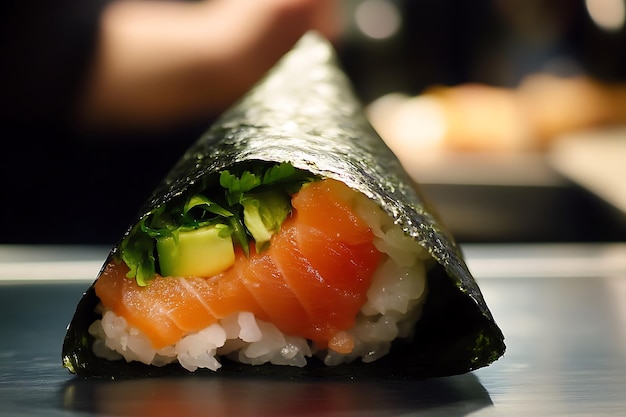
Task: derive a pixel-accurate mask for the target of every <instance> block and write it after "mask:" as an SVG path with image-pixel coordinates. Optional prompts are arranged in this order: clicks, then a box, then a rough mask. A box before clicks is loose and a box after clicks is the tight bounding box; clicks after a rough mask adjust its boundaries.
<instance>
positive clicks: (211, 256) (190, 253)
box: [156, 225, 235, 277]
mask: <svg viewBox="0 0 626 417" xmlns="http://www.w3.org/2000/svg"><path fill="white" fill-rule="evenodd" d="M219 226H224V225H217V226H207V227H202V228H200V229H195V230H189V231H180V232H179V233H178V236H177V237H174V236H168V237H164V238H159V239H157V244H156V248H157V254H158V257H159V265H160V267H161V275H163V276H181V277H184V276H198V277H210V276H213V275H216V274H219V273H220V272H223V271H224V270H226V269H228V268H229V267H230V266H231V265H233V264H234V263H235V250H234V247H233V241H232V239H231V237H230V236H229V235H227V236H224V233H220V232H222V231H223V229H224V227H219Z"/></svg>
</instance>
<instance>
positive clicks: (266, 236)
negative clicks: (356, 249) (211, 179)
mask: <svg viewBox="0 0 626 417" xmlns="http://www.w3.org/2000/svg"><path fill="white" fill-rule="evenodd" d="M313 180H315V177H314V176H312V175H311V174H310V173H308V172H306V171H302V170H298V169H296V168H294V167H293V166H292V165H291V164H289V163H281V164H275V165H271V166H267V165H264V166H261V167H257V168H256V169H255V170H251V169H245V168H243V169H240V170H236V171H233V172H231V171H228V170H225V171H223V172H221V173H220V175H219V185H216V186H213V187H207V188H206V189H201V190H198V191H197V192H195V193H194V194H192V195H191V197H189V198H187V199H184V200H181V199H179V200H173V201H172V202H169V203H167V205H162V206H159V207H157V208H156V209H154V210H152V211H151V212H150V213H148V215H147V216H145V217H144V218H142V219H141V220H140V221H139V223H138V224H137V225H135V227H133V229H132V230H131V232H130V233H129V234H128V235H127V236H126V237H125V238H124V240H123V241H122V243H121V245H120V253H121V259H122V260H123V261H124V262H125V263H126V265H127V266H128V268H129V272H128V274H127V276H128V277H129V278H134V279H136V280H137V283H138V284H139V285H142V286H143V285H148V283H149V281H150V280H151V279H152V278H153V277H154V276H155V274H156V273H157V272H158V269H159V268H158V265H159V262H158V252H157V250H156V247H157V241H158V240H159V239H173V242H174V244H175V245H177V244H178V236H179V234H180V233H181V232H190V231H194V230H200V229H203V228H207V227H218V230H219V234H220V236H221V237H224V238H226V237H229V236H230V238H231V239H232V242H233V244H234V245H236V246H240V247H241V249H242V250H243V251H244V253H245V254H246V256H248V255H249V248H250V242H251V241H253V242H255V246H256V250H257V251H261V250H264V249H266V248H267V247H268V245H269V242H270V238H271V236H272V235H273V234H274V233H276V232H277V231H278V230H279V229H280V226H281V224H282V223H283V221H284V220H285V219H286V218H287V216H288V215H289V213H290V212H291V195H292V194H294V193H296V192H297V191H298V190H300V188H301V187H302V185H303V184H304V183H306V182H310V181H313Z"/></svg>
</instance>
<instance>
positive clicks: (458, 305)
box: [62, 33, 505, 379]
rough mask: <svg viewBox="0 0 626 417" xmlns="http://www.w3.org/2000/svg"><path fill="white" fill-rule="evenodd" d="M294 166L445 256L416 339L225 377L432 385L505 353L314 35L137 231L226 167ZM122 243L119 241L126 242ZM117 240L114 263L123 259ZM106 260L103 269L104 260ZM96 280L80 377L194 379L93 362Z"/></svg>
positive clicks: (75, 368) (455, 253) (449, 245)
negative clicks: (330, 360) (343, 190)
mask: <svg viewBox="0 0 626 417" xmlns="http://www.w3.org/2000/svg"><path fill="white" fill-rule="evenodd" d="M284 162H286V163H289V164H291V165H292V166H293V167H295V168H297V169H299V170H302V171H306V172H308V173H310V174H312V175H313V176H318V177H326V178H333V179H336V180H339V181H341V182H343V183H344V184H346V185H347V186H349V187H350V188H352V189H355V190H357V191H359V192H361V193H362V194H364V195H366V196H367V197H369V198H370V199H372V200H373V201H374V202H376V203H377V204H378V205H379V206H380V207H381V208H382V209H383V210H384V211H385V212H386V213H387V214H388V215H389V216H390V217H391V218H393V219H394V221H395V223H397V224H399V225H400V226H401V228H402V229H403V230H404V232H405V233H406V234H407V235H409V236H411V237H412V238H413V239H414V240H415V241H417V242H418V243H419V244H420V245H421V246H423V247H424V248H425V249H427V250H428V252H429V253H430V254H431V256H432V257H433V258H434V259H435V260H436V261H437V263H436V264H435V266H434V267H433V268H432V269H431V270H430V272H429V274H428V277H427V280H428V288H429V295H428V298H427V300H426V303H425V305H424V307H423V313H422V317H421V319H420V320H419V321H418V322H417V324H416V327H415V335H416V337H415V338H414V339H413V340H412V341H408V342H407V341H403V342H398V343H396V344H395V345H394V346H393V347H392V349H391V352H390V353H389V354H388V355H387V356H385V357H383V358H381V359H379V360H377V361H375V362H372V363H368V364H365V363H361V362H360V361H355V362H353V363H350V364H344V365H338V366H330V367H329V366H325V365H323V364H322V363H321V362H318V361H317V360H316V359H315V358H313V359H310V360H309V365H307V366H306V367H303V368H296V367H291V366H277V365H257V366H251V365H244V364H239V363H235V362H230V361H228V360H226V359H222V360H221V362H222V365H223V366H222V368H220V369H219V370H218V371H216V372H212V371H201V370H198V371H196V373H201V374H205V373H206V374H207V375H213V376H219V375H220V374H250V375H263V376H279V377H286V378H299V377H328V378H350V379H353V378H358V377H384V378H424V377H433V376H445V375H455V374H462V373H465V372H469V371H472V370H475V369H478V368H481V367H484V366H487V365H489V364H491V363H492V362H494V361H495V360H497V359H498V358H499V357H501V356H502V355H503V354H504V351H505V344H504V336H503V334H502V332H501V330H500V328H499V327H498V325H497V324H496V323H495V321H494V319H493V317H492V314H491V312H490V311H489V308H488V307H487V305H486V303H485V301H484V299H483V296H482V294H481V291H480V289H479V287H478V285H477V283H476V282H475V280H474V278H473V277H472V275H471V273H470V272H469V270H468V268H467V266H466V264H465V262H464V260H463V256H462V253H461V251H460V249H459V247H458V246H457V244H456V243H455V241H454V239H453V238H452V237H451V236H450V235H449V234H448V233H447V232H446V231H445V230H444V228H443V227H442V226H441V225H440V222H439V221H438V219H437V218H436V217H435V216H434V215H433V214H432V212H431V211H430V209H429V208H428V207H427V203H426V202H425V201H424V199H423V198H422V196H421V195H420V193H419V190H418V188H417V185H416V184H415V183H414V182H413V181H412V179H411V178H410V177H409V176H408V174H407V173H406V172H405V170H404V169H403V167H402V166H401V165H400V162H399V161H398V159H397V158H396V157H395V155H394V154H393V153H392V152H391V151H390V149H389V148H388V147H387V146H386V145H385V143H384V142H383V141H382V139H381V138H380V137H379V135H378V134H377V133H376V132H375V130H374V129H373V128H372V127H371V125H370V124H369V122H368V120H367V118H366V117H365V114H364V112H363V109H362V107H361V105H360V103H359V102H358V100H357V99H356V98H355V95H354V93H353V91H352V88H351V85H350V82H349V80H348V79H347V77H346V75H345V74H344V73H343V71H342V70H341V69H340V67H339V65H338V63H337V57H336V55H335V52H334V50H333V48H332V46H331V45H330V44H329V43H328V42H327V41H326V40H325V39H323V38H321V37H320V36H318V35H317V34H315V33H309V34H307V35H305V36H304V37H303V38H302V39H301V40H300V41H299V42H298V44H297V45H296V46H295V47H294V49H292V51H290V52H289V53H288V54H287V55H285V57H283V59H282V60H281V61H280V62H279V63H278V64H277V65H276V66H275V67H274V68H273V69H272V70H271V71H270V72H269V74H268V75H267V76H266V77H265V78H264V79H263V80H262V81H261V82H260V83H259V84H257V85H256V86H255V87H254V88H253V89H252V90H251V91H250V92H249V93H248V94H247V95H245V96H244V97H243V98H242V99H241V100H240V101H239V102H238V103H236V104H235V105H234V106H233V107H232V108H230V109H229V110H228V111H226V112H225V113H224V114H223V115H222V116H221V117H220V119H219V120H217V121H216V122H215V123H214V124H213V126H212V127H211V128H210V129H209V130H208V131H207V132H206V133H205V134H204V135H203V136H202V137H200V139H199V140H198V141H197V142H196V143H195V144H194V145H193V146H192V147H191V148H190V149H189V150H188V151H187V152H186V153H185V154H184V156H183V157H182V158H181V159H180V161H179V162H178V163H177V164H176V165H175V166H174V167H173V168H172V170H171V171H170V172H169V174H168V175H167V176H166V178H165V179H164V180H163V181H162V183H161V184H160V185H159V186H158V187H157V188H156V190H155V191H154V193H153V194H152V196H151V198H150V199H149V200H148V202H147V204H146V205H145V206H144V208H143V209H142V210H141V211H140V213H139V215H138V217H137V220H136V222H135V223H134V224H133V225H131V226H130V227H129V232H128V233H130V231H131V230H132V229H133V228H134V227H135V226H136V225H137V224H139V223H140V222H141V221H142V219H145V218H146V217H147V216H149V215H150V213H152V212H154V211H155V210H156V209H158V208H159V207H162V206H163V205H165V204H167V203H169V202H171V201H175V200H176V199H180V198H183V197H184V196H186V195H188V194H190V193H193V192H195V190H196V189H197V188H198V187H199V186H202V187H211V186H213V184H217V183H218V182H219V174H220V173H221V172H223V171H225V170H241V169H242V167H253V166H256V165H268V164H276V163H278V164H280V163H284ZM120 242H121V241H120ZM119 250H120V245H119V244H118V245H116V246H115V247H114V248H113V249H112V250H111V253H110V254H109V257H108V259H107V262H108V261H109V260H110V259H111V258H113V257H119ZM105 264H106V263H105ZM98 302H99V300H98V298H97V296H96V294H95V291H94V287H93V285H92V286H91V287H90V288H89V289H88V290H87V291H86V293H85V294H84V296H83V298H82V299H81V300H80V302H79V304H78V307H77V309H76V312H75V314H74V317H73V319H72V321H71V323H70V325H69V326H68V329H67V334H66V336H65V340H64V344H63V349H62V357H63V365H64V366H65V367H66V368H67V369H69V370H70V371H71V372H73V373H76V374H77V375H79V376H81V377H93V378H116V379H117V378H128V377H146V376H158V375H171V374H184V373H187V371H185V370H184V369H183V368H181V367H180V366H178V365H177V364H171V365H168V366H164V367H155V366H148V365H143V364H140V363H134V362H133V363H127V362H126V361H124V360H118V361H108V360H106V359H102V358H99V357H97V356H95V355H94V353H93V352H92V350H91V344H92V343H93V337H92V336H90V335H89V333H88V330H87V329H88V327H89V325H90V324H91V323H92V322H93V321H94V320H96V319H97V318H98V314H97V313H96V312H94V310H95V308H96V305H97V304H98Z"/></svg>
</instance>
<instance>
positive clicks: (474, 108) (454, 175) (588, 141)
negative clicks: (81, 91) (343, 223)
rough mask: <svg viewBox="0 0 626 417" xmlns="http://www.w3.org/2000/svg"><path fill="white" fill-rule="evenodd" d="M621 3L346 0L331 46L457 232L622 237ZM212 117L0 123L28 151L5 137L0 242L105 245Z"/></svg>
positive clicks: (507, 237) (625, 216) (624, 82)
mask: <svg viewBox="0 0 626 417" xmlns="http://www.w3.org/2000/svg"><path fill="white" fill-rule="evenodd" d="M625 2H626V0H472V1H471V2H469V1H465V0H342V1H340V2H339V3H338V4H339V10H338V15H337V18H338V21H339V27H340V30H339V31H338V32H337V33H336V36H335V37H334V39H333V42H334V44H335V45H336V48H337V51H338V53H339V57H340V60H341V64H342V65H343V67H344V69H345V71H346V72H347V74H348V75H349V77H350V79H351V80H352V82H353V84H354V87H355V90H356V93H357V95H358V96H359V98H360V99H361V100H362V102H363V104H364V106H365V108H366V111H367V113H368V115H369V117H370V119H371V121H372V124H373V125H374V127H375V128H376V129H377V130H378V131H379V132H380V134H381V136H382V137H383V139H384V140H385V141H386V142H387V143H388V145H389V146H390V148H391V149H392V150H394V151H395V152H396V153H397V155H398V156H399V158H400V160H401V162H402V163H403V164H404V165H405V167H406V169H407V171H408V172H409V173H410V174H411V175H412V176H413V177H414V178H415V179H416V180H417V182H418V183H420V186H421V188H422V191H423V193H424V194H425V196H426V197H427V198H428V199H429V200H431V201H432V202H433V204H434V206H435V207H436V208H437V209H438V211H439V215H440V216H441V218H442V219H443V222H444V223H445V224H446V226H447V227H448V228H449V229H450V230H451V231H452V233H453V234H454V235H455V236H456V237H457V239H458V240H459V241H460V242H479V243H485V242H487V243H501V242H507V243H508V242H610V241H624V240H626V188H625V187H626V185H625V184H626V181H623V179H624V178H626V53H625V51H626V28H624V19H625V9H626V3H625ZM18 3H19V2H18ZM18 3H16V4H18ZM9 4H11V2H9ZM7 10H10V7H5V8H4V11H7ZM46 16H47V15H46ZM79 17H80V16H73V17H72V18H73V19H76V18H79ZM11 30H12V29H11V27H10V25H9V26H7V25H4V28H3V32H2V33H3V34H5V35H6V36H5V37H4V39H5V43H6V42H7V41H6V39H10V38H11V33H10V31H11ZM5 32H6V33H5ZM91 35H92V37H93V36H94V34H93V33H91ZM67 39H71V41H72V42H74V43H80V42H86V40H85V39H86V38H80V37H76V36H70V37H67V38H66V40H67ZM10 49H11V48H10V45H9V52H10ZM42 51H43V50H42ZM42 51H39V52H40V53H43V52H42ZM57 58H58V59H57ZM51 61H54V62H55V65H54V66H55V67H58V68H61V70H60V71H62V72H63V73H64V74H69V75H67V76H68V77H69V76H72V74H73V73H74V72H75V70H76V69H75V68H73V67H70V66H69V65H67V68H64V67H63V64H64V62H65V61H64V60H63V56H60V57H57V56H55V57H53V59H51ZM16 68H17V67H16ZM58 68H57V69H58ZM38 70H39V67H34V68H33V67H32V66H31V68H30V71H38ZM44 70H45V68H44ZM18 71H19V70H18ZM16 73H17V72H16ZM14 75H15V74H14ZM4 80H5V82H7V80H9V82H10V80H11V77H10V76H7V75H5V76H4ZM53 93H54V92H53ZM27 98H28V96H27ZM7 101H8V100H7ZM46 105H47V108H48V109H54V108H55V105H54V101H51V103H49V104H46ZM1 113H2V114H3V115H4V117H5V119H6V120H8V117H9V116H10V115H11V112H10V111H9V112H8V113H7V112H6V111H4V109H3V111H2V112H1ZM207 113H208V114H207V116H206V117H203V118H201V120H200V121H195V122H193V123H188V124H187V125H185V126H176V128H175V129H174V128H171V127H170V128H166V129H160V130H158V131H156V132H155V131H146V132H144V131H137V130H129V131H115V132H111V131H105V132H95V133H94V132H93V131H91V132H87V133H86V132H84V131H75V130H72V129H69V130H68V129H65V128H62V129H57V128H56V126H54V125H49V124H46V123H47V122H46V121H43V122H41V120H40V121H38V122H37V123H39V124H37V123H32V122H26V123H16V124H12V123H8V125H9V128H6V126H7V123H6V120H5V119H3V120H2V124H3V126H4V128H3V130H2V133H1V134H2V135H3V136H4V139H6V143H7V144H8V143H10V141H13V143H16V144H17V143H21V145H22V146H21V147H19V146H18V149H19V152H20V154H19V158H25V159H24V161H25V162H19V163H16V162H15V161H13V159H15V158H16V157H18V156H15V155H13V154H11V153H10V147H11V145H7V149H9V154H8V156H6V154H5V163H4V164H2V165H0V176H1V177H2V178H3V179H4V180H5V181H6V180H7V179H13V180H12V182H11V183H9V185H6V186H5V185H3V188H5V190H4V195H5V199H6V200H4V201H3V204H2V206H3V210H4V211H3V212H2V218H3V219H4V222H5V224H4V227H3V229H2V230H1V231H0V243H98V244H112V243H114V242H115V241H116V240H117V239H118V238H119V237H120V236H121V234H122V233H123V232H124V231H125V229H126V227H127V226H128V224H129V222H130V221H131V220H132V218H133V217H134V214H135V213H136V211H137V210H138V209H139V206H140V205H141V203H143V201H145V199H146V198H147V197H148V195H149V193H150V191H151V190H152V189H153V188H154V186H155V185H156V183H157V182H158V181H159V180H160V179H161V178H162V177H163V175H165V173H166V172H167V171H168V170H169V168H170V167H171V166H172V164H173V163H174V162H175V161H176V160H177V159H178V158H179V157H180V155H182V153H183V152H184V150H185V149H186V148H187V147H188V146H189V145H190V144H191V143H192V142H193V141H195V139H197V138H198V137H199V135H200V134H201V133H202V132H203V131H204V130H205V129H206V127H207V126H208V125H209V124H210V122H211V121H212V120H213V117H214V116H215V115H213V114H210V112H207ZM7 114H8V115H9V116H6V115H7ZM41 123H44V125H43V126H44V127H45V128H44V129H42V125H41ZM42 132H43V133H42ZM70 136H71V137H72V139H71V141H69V143H70V144H71V145H72V146H71V147H69V148H62V147H60V146H57V145H55V143H56V142H55V140H57V139H59V138H61V139H62V140H64V141H65V140H67V138H68V137H70ZM42 137H43V138H45V140H42ZM146 140H149V142H147V141H146ZM31 142H32V143H36V144H37V145H36V146H34V147H31V148H30V149H29V148H28V143H31ZM147 143H150V145H147ZM24 144H26V146H23V145H24ZM16 146H17V145H16ZM164 149H167V150H166V151H164ZM5 152H6V151H5ZM51 160H52V161H58V163H56V164H54V166H53V168H46V170H44V171H43V173H42V170H39V171H38V170H37V169H36V168H37V167H42V166H46V164H48V165H49V164H50V161H51ZM119 161H122V162H121V163H120V162H119ZM77 172H84V173H86V175H80V174H78V175H77V174H76V173H77ZM120 178H121V179H122V180H120ZM6 189H8V190H9V192H6ZM61 189H65V190H66V191H69V192H67V193H65V194H63V193H60V192H59V190H61ZM11 191H14V192H15V193H20V194H21V195H22V197H21V198H20V199H18V200H15V199H9V197H6V196H11ZM68 213H69V214H68ZM68 219H69V220H68ZM44 224H45V225H46V227H43V225H44ZM85 225H87V226H85Z"/></svg>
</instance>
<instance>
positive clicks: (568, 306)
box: [0, 244, 626, 417]
mask: <svg viewBox="0 0 626 417" xmlns="http://www.w3.org/2000/svg"><path fill="white" fill-rule="evenodd" d="M464 250H465V252H466V255H467V259H468V264H469V266H470V269H471V270H472V271H473V273H474V275H475V277H476V279H477V281H478V283H479V285H480V286H481V289H482V291H483V293H484V296H485V299H486V300H487V303H488V305H489V307H490V308H491V310H492V313H493V315H494V316H495V318H496V321H497V322H498V324H499V325H500V327H501V328H502V330H503V332H504V334H505V336H506V343H507V352H506V354H505V356H504V357H503V358H501V359H500V360H498V361H497V362H496V363H494V364H493V365H491V366H489V367H487V368H483V369H480V370H477V371H475V372H471V373H467V374H464V375H458V376H452V377H446V378H434V379H426V380H415V381H400V380H398V381H396V380H384V381H380V380H354V381H341V382H339V381H326V380H304V381H290V380H280V379H260V378H252V377H229V378H212V377H207V376H206V375H205V376H196V375H191V376H185V377H177V378H152V379H138V380H125V381H89V380H82V379H78V378H75V377H73V376H72V375H70V374H69V373H68V372H67V371H66V370H65V369H64V368H62V366H61V358H60V356H61V352H60V351H61V344H62V339H63V336H64V333H65V326H66V325H67V323H68V322H69V320H70V319H71V317H72V314H73V312H74V309H75V306H76V303H77V302H78V300H79V298H80V296H81V294H82V292H83V291H84V290H85V289H86V288H87V287H88V286H89V284H90V281H91V280H92V279H93V278H94V277H95V275H96V274H97V272H98V270H99V268H100V266H101V263H102V262H103V260H104V257H105V256H106V253H107V251H106V249H103V248H99V247H96V248H78V247H60V248H59V247H13V246H0V314H1V317H2V318H1V321H0V330H1V337H0V416H12V417H21V416H46V417H55V416H133V417H135V416H137V417H138V416H151V417H158V416H192V417H193V416H205V415H206V416H342V417H343V416H345V417H347V416H417V415H420V416H422V415H425V416H517V415H524V416H601V415H609V416H626V399H625V398H624V397H625V396H626V245H624V244H610V245H541V246H536V245H524V246H502V245H498V246H489V245H474V246H472V245H467V246H464Z"/></svg>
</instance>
